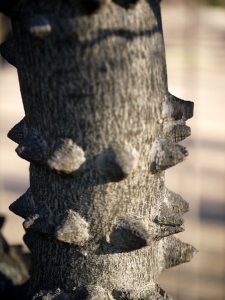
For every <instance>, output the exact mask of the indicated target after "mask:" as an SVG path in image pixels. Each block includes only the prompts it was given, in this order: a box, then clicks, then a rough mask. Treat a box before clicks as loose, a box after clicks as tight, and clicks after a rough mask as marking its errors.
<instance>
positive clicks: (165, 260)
mask: <svg viewBox="0 0 225 300" xmlns="http://www.w3.org/2000/svg"><path fill="white" fill-rule="evenodd" d="M158 251H159V268H160V271H163V270H165V269H168V268H172V267H175V266H177V265H180V264H182V263H186V262H189V261H190V260H191V259H192V258H193V256H194V255H195V254H196V253H197V252H198V250H197V249H195V248H194V247H193V246H191V245H189V244H186V243H183V242H181V241H180V240H179V239H177V238H175V237H174V236H169V237H166V238H164V239H162V240H161V241H160V242H159V250H158Z"/></svg>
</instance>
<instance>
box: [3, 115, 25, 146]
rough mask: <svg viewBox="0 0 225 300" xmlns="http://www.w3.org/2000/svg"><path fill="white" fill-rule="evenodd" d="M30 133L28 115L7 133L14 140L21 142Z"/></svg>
mask: <svg viewBox="0 0 225 300" xmlns="http://www.w3.org/2000/svg"><path fill="white" fill-rule="evenodd" d="M27 133H28V128H27V122H26V117H24V118H23V119H22V120H21V121H20V122H19V123H18V124H16V125H15V126H14V127H13V128H12V129H11V130H10V131H9V132H8V134H7V136H8V138H9V139H11V140H12V141H13V142H15V143H17V144H20V143H21V142H22V141H23V139H24V138H25V136H26V135H27Z"/></svg>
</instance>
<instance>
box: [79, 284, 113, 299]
mask: <svg viewBox="0 0 225 300" xmlns="http://www.w3.org/2000/svg"><path fill="white" fill-rule="evenodd" d="M73 299H74V300H89V299H90V300H109V299H111V298H110V297H109V294H108V292H107V291H106V290H104V289H103V288H102V287H100V286H96V285H87V286H80V287H78V288H76V290H75V291H74V292H73Z"/></svg>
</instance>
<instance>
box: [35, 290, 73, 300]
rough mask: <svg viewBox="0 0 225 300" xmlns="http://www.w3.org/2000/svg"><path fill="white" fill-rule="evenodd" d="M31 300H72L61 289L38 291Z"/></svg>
mask: <svg viewBox="0 0 225 300" xmlns="http://www.w3.org/2000/svg"><path fill="white" fill-rule="evenodd" d="M30 299H31V300H40V299H43V300H44V299H46V300H53V299H59V300H70V299H71V298H70V297H69V295H68V294H66V293H65V292H64V291H63V290H61V289H60V288H54V287H49V288H46V287H45V288H43V289H40V290H39V291H36V292H35V293H34V294H33V296H32V297H31V298H30Z"/></svg>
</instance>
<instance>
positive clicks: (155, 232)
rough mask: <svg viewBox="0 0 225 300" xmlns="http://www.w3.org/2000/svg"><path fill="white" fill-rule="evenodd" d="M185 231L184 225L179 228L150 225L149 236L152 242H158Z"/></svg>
mask: <svg viewBox="0 0 225 300" xmlns="http://www.w3.org/2000/svg"><path fill="white" fill-rule="evenodd" d="M184 230H185V228H184V225H180V226H167V225H156V224H152V229H151V235H152V237H153V240H155V241H159V240H161V239H162V238H164V237H167V236H170V235H173V234H176V233H179V232H183V231H184Z"/></svg>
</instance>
